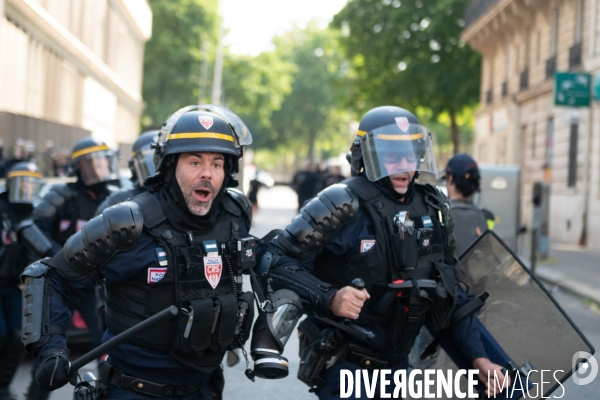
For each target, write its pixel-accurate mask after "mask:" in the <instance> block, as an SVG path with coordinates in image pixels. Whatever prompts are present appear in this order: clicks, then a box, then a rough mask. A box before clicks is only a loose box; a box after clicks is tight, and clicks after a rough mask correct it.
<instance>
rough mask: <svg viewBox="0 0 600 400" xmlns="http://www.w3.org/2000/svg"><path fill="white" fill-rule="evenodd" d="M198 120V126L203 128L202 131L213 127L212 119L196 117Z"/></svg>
mask: <svg viewBox="0 0 600 400" xmlns="http://www.w3.org/2000/svg"><path fill="white" fill-rule="evenodd" d="M198 119H199V120H200V124H202V126H203V127H204V129H206V130H208V129H209V128H210V127H211V126H213V117H201V116H198Z"/></svg>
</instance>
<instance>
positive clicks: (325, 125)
mask: <svg viewBox="0 0 600 400" xmlns="http://www.w3.org/2000/svg"><path fill="white" fill-rule="evenodd" d="M274 43H275V45H276V48H277V52H278V53H280V54H282V58H283V59H284V60H289V61H290V62H292V63H294V64H295V65H296V70H295V72H294V75H293V83H292V91H291V93H289V94H288V95H287V96H286V97H285V99H284V101H283V103H282V105H281V108H280V109H279V110H278V111H276V112H274V113H273V117H272V129H271V130H270V132H269V140H270V141H271V142H272V143H273V144H278V145H280V146H286V147H288V148H293V149H294V151H295V154H296V155H297V156H299V155H300V154H301V153H303V154H305V155H306V157H307V158H308V159H309V160H311V161H313V160H315V158H316V154H315V153H316V150H317V149H318V148H319V147H320V150H321V151H324V152H326V153H335V151H336V148H338V147H340V146H341V145H344V146H345V142H346V136H347V123H348V119H347V115H345V114H344V113H343V112H342V111H341V110H340V109H339V99H340V97H343V94H344V90H345V89H344V85H343V84H342V82H344V80H345V76H346V74H347V71H348V66H347V63H346V62H345V60H344V58H343V57H342V56H341V54H340V51H339V47H338V46H339V45H338V41H337V32H335V31H332V30H327V29H326V30H322V29H319V28H318V27H317V26H316V24H314V23H311V24H309V25H308V27H307V28H306V29H303V30H300V29H295V30H292V31H290V32H288V33H286V34H285V35H283V36H281V37H278V38H276V39H275V40H274ZM340 129H341V130H342V131H341V132H340Z"/></svg>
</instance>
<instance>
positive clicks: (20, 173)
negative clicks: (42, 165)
mask: <svg viewBox="0 0 600 400" xmlns="http://www.w3.org/2000/svg"><path fill="white" fill-rule="evenodd" d="M42 184H43V180H42V174H41V172H40V170H39V169H38V167H37V165H35V163H33V162H29V161H21V162H18V163H16V164H15V165H13V166H12V167H11V169H10V170H8V174H7V175H6V190H7V192H8V201H9V202H10V203H19V204H34V203H35V202H37V200H38V198H39V193H40V189H41V188H42Z"/></svg>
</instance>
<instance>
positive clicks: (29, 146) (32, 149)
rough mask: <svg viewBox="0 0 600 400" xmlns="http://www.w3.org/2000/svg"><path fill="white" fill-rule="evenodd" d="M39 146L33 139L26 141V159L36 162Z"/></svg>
mask: <svg viewBox="0 0 600 400" xmlns="http://www.w3.org/2000/svg"><path fill="white" fill-rule="evenodd" d="M36 155H37V148H36V146H35V142H34V141H33V140H26V141H25V155H24V160H25V161H31V162H36Z"/></svg>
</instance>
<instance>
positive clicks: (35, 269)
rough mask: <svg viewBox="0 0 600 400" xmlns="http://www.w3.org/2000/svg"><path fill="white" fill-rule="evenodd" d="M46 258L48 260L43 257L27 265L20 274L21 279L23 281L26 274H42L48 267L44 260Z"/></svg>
mask: <svg viewBox="0 0 600 400" xmlns="http://www.w3.org/2000/svg"><path fill="white" fill-rule="evenodd" d="M48 260H50V258H44V259H43V260H38V261H36V262H34V263H33V264H30V265H28V266H27V268H25V270H24V271H23V273H22V274H21V281H24V280H25V277H26V276H32V277H34V278H39V277H40V276H42V275H44V274H45V273H46V271H47V270H48V268H49V267H48V265H47V264H45V263H44V262H45V261H48Z"/></svg>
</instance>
